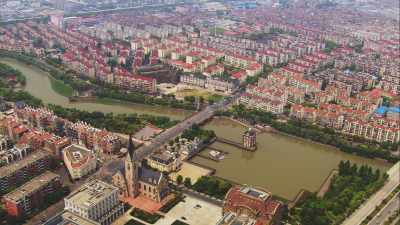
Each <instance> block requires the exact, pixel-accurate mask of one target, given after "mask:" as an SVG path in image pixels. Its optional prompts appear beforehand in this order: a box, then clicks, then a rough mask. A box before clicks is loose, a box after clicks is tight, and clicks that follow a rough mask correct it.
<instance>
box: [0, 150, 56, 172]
mask: <svg viewBox="0 0 400 225" xmlns="http://www.w3.org/2000/svg"><path fill="white" fill-rule="evenodd" d="M47 157H50V155H49V153H47V152H46V151H41V150H38V151H36V152H35V153H32V154H30V155H28V156H27V157H25V158H24V159H22V160H20V161H18V162H15V163H12V164H9V165H7V166H3V167H0V179H1V178H3V177H6V176H9V175H10V174H12V173H14V172H15V171H18V170H20V169H22V168H24V167H26V166H28V165H30V164H32V163H34V162H36V161H38V160H41V159H44V158H47Z"/></svg>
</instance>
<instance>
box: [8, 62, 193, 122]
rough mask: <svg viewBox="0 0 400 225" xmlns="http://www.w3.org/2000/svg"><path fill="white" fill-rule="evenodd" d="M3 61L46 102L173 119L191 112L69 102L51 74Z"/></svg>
mask: <svg viewBox="0 0 400 225" xmlns="http://www.w3.org/2000/svg"><path fill="white" fill-rule="evenodd" d="M0 62H1V63H5V64H8V65H10V66H12V67H13V68H15V69H17V70H19V71H21V72H22V73H23V74H24V76H25V77H26V86H25V90H26V91H28V92H29V93H31V94H32V95H33V96H35V97H37V98H40V99H42V101H43V102H44V103H52V104H57V105H61V106H64V107H68V108H76V109H80V110H87V111H90V112H92V111H99V112H103V113H110V112H113V113H138V114H151V115H156V116H168V117H170V118H172V119H179V120H181V119H184V118H185V117H187V116H189V115H190V114H191V112H190V111H186V110H181V109H173V108H169V107H162V106H150V105H144V104H135V103H118V102H113V101H107V103H104V102H102V103H98V102H69V100H68V98H67V97H64V96H62V95H60V94H58V93H57V92H55V91H54V90H53V89H52V87H51V83H50V77H49V75H48V74H47V73H46V72H44V71H42V70H40V69H38V68H36V67H34V66H29V65H27V64H25V63H22V62H18V61H17V60H14V59H9V58H0Z"/></svg>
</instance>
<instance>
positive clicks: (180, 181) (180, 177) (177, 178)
mask: <svg viewBox="0 0 400 225" xmlns="http://www.w3.org/2000/svg"><path fill="white" fill-rule="evenodd" d="M182 180H183V177H182V176H181V175H178V176H177V177H176V183H178V185H180V184H182Z"/></svg>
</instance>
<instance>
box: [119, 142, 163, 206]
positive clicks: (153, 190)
mask: <svg viewBox="0 0 400 225" xmlns="http://www.w3.org/2000/svg"><path fill="white" fill-rule="evenodd" d="M112 183H113V185H115V186H117V187H118V188H119V189H120V197H125V198H126V197H129V198H136V197H138V196H139V195H141V196H144V197H145V198H148V199H150V200H152V201H155V202H157V203H160V202H162V200H163V199H164V198H165V197H166V196H168V194H169V187H168V180H167V178H166V177H165V176H164V174H163V173H161V172H159V171H155V170H152V169H150V168H146V167H145V166H143V165H142V161H141V160H140V159H139V158H138V156H137V154H136V152H135V151H134V145H133V142H132V138H131V136H130V137H129V143H128V153H127V154H126V158H125V162H124V166H123V168H122V169H121V170H119V171H118V172H117V173H116V174H114V175H113V177H112Z"/></svg>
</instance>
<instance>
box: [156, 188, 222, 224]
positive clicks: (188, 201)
mask: <svg viewBox="0 0 400 225" xmlns="http://www.w3.org/2000/svg"><path fill="white" fill-rule="evenodd" d="M221 214H222V209H221V207H219V206H216V205H214V204H211V203H208V202H205V201H203V200H200V199H197V198H194V197H190V196H187V195H186V198H185V200H184V202H180V203H179V204H178V205H176V206H175V207H174V208H172V209H171V210H170V211H169V212H168V213H167V214H166V215H165V217H164V218H163V219H160V220H159V221H157V223H156V224H155V225H171V224H172V223H173V222H174V221H175V220H177V219H179V220H181V221H182V222H185V223H188V224H189V225H210V224H216V223H217V222H218V220H219V219H220V218H221ZM205 215H206V216H205Z"/></svg>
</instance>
